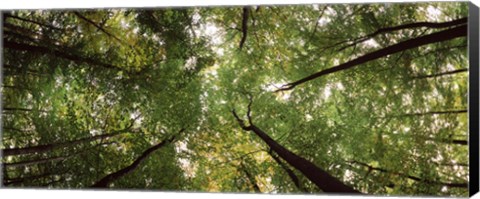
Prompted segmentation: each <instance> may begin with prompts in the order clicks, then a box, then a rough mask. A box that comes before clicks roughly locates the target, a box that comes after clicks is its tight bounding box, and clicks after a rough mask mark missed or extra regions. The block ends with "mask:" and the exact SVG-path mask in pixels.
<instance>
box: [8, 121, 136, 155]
mask: <svg viewBox="0 0 480 199" xmlns="http://www.w3.org/2000/svg"><path fill="white" fill-rule="evenodd" d="M129 130H130V127H128V128H125V129H122V130H119V131H115V132H113V133H109V134H103V135H96V136H92V137H88V138H82V139H78V140H72V141H67V142H62V143H54V144H45V145H38V146H32V147H25V148H10V149H3V156H4V157H6V156H11V155H23V154H29V153H43V152H47V151H51V150H55V149H60V148H65V147H69V146H73V145H76V144H80V143H83V142H90V141H94V140H99V139H105V138H109V137H113V136H116V135H120V134H123V133H126V132H129Z"/></svg>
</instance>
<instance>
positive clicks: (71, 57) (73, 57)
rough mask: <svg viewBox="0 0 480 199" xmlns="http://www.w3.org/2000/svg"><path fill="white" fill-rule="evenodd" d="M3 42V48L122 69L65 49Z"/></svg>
mask: <svg viewBox="0 0 480 199" xmlns="http://www.w3.org/2000/svg"><path fill="white" fill-rule="evenodd" d="M3 44H4V47H5V48H9V49H14V50H20V51H30V52H34V53H39V54H42V55H43V54H50V55H52V56H54V57H60V58H64V59H67V60H70V61H73V62H77V63H78V62H83V63H87V64H93V65H97V66H102V67H104V68H109V69H122V68H121V67H119V66H114V65H112V64H108V63H103V62H100V61H98V60H93V59H90V58H85V57H81V56H77V55H73V54H71V53H69V52H67V51H66V50H64V51H60V50H55V49H51V48H47V47H43V46H33V45H29V44H22V43H17V42H13V41H4V42H3Z"/></svg>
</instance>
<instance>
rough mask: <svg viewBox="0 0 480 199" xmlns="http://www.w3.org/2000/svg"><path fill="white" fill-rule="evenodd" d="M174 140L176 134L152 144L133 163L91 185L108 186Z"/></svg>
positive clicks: (97, 186)
mask: <svg viewBox="0 0 480 199" xmlns="http://www.w3.org/2000/svg"><path fill="white" fill-rule="evenodd" d="M184 130H185V129H182V130H180V133H181V132H183V131H184ZM174 140H175V136H173V137H172V138H170V139H167V140H164V141H162V142H160V143H159V144H157V145H155V146H152V147H150V148H148V149H147V150H145V151H144V152H143V153H142V155H140V156H139V157H138V158H137V159H136V160H135V161H134V162H133V163H132V164H130V165H129V166H127V167H125V168H123V169H120V170H118V171H116V172H114V173H111V174H108V175H107V176H105V177H103V178H102V179H100V180H99V181H97V182H96V183H95V184H93V185H92V186H90V187H93V188H107V187H108V185H109V184H110V183H111V182H113V181H115V180H117V179H119V178H121V177H122V176H124V175H126V174H128V173H130V172H132V171H133V170H135V168H137V167H138V165H140V163H142V162H143V161H144V160H145V159H146V158H147V157H148V156H149V155H150V154H151V153H153V152H155V151H156V150H158V149H160V148H162V147H163V146H165V145H166V144H168V143H171V142H173V141H174Z"/></svg>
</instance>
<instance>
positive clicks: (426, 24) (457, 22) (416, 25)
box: [338, 17, 467, 51]
mask: <svg viewBox="0 0 480 199" xmlns="http://www.w3.org/2000/svg"><path fill="white" fill-rule="evenodd" d="M466 23H467V18H466V17H464V18H460V19H456V20H453V21H447V22H441V23H434V22H415V23H409V24H403V25H399V26H393V27H387V28H380V29H378V30H377V31H375V32H373V33H370V34H368V35H365V36H363V37H360V38H357V39H354V40H353V41H352V43H351V44H348V45H346V46H344V47H342V48H340V49H339V51H340V50H343V49H345V48H348V47H350V46H353V45H356V44H358V43H360V42H364V41H366V40H368V39H370V38H373V37H375V36H377V35H379V34H381V33H386V32H393V31H397V30H403V29H413V28H421V27H425V28H448V27H452V26H456V25H460V24H466ZM342 43H343V42H342ZM338 44H340V43H338Z"/></svg>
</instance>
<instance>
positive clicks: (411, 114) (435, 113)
mask: <svg viewBox="0 0 480 199" xmlns="http://www.w3.org/2000/svg"><path fill="white" fill-rule="evenodd" d="M467 112H468V110H466V109H463V110H449V111H428V112H423V113H408V114H403V115H397V116H395V117H404V116H426V115H447V114H460V113H467Z"/></svg>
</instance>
